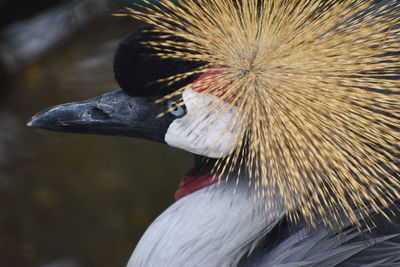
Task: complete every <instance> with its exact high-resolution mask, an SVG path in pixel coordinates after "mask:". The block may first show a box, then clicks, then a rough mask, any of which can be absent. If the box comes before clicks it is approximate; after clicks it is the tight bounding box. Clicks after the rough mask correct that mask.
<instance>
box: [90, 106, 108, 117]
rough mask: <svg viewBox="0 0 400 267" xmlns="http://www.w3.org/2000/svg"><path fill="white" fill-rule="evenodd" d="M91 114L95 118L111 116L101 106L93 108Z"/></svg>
mask: <svg viewBox="0 0 400 267" xmlns="http://www.w3.org/2000/svg"><path fill="white" fill-rule="evenodd" d="M90 115H91V117H92V119H94V120H106V119H109V118H110V116H109V115H108V114H107V113H106V112H105V111H104V110H101V109H99V108H92V109H91V114H90Z"/></svg>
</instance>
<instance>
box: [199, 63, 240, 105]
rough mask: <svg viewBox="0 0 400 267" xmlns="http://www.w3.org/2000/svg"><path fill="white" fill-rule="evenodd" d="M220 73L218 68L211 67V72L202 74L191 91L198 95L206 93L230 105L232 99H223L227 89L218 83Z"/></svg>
mask: <svg viewBox="0 0 400 267" xmlns="http://www.w3.org/2000/svg"><path fill="white" fill-rule="evenodd" d="M221 74H222V72H221V71H220V70H218V67H213V68H212V69H211V70H209V71H207V72H205V73H203V74H201V75H200V77H199V78H197V79H196V80H195V81H194V82H193V83H192V86H191V89H192V90H193V91H196V92H198V93H207V94H211V95H213V96H216V97H218V98H222V99H223V100H224V101H225V102H228V103H232V102H233V101H234V97H232V96H230V97H224V96H225V94H226V93H227V91H228V90H227V87H226V86H224V85H221V84H220V82H219V81H218V77H221Z"/></svg>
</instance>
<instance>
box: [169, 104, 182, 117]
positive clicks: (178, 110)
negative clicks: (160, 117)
mask: <svg viewBox="0 0 400 267" xmlns="http://www.w3.org/2000/svg"><path fill="white" fill-rule="evenodd" d="M168 111H169V112H170V113H171V114H172V115H174V116H175V117H178V118H181V117H183V116H185V115H186V107H185V105H184V104H183V103H182V102H177V101H173V100H170V101H168Z"/></svg>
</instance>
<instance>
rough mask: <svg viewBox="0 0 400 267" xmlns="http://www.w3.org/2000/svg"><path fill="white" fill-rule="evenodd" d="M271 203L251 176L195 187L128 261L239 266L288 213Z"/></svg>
mask: <svg viewBox="0 0 400 267" xmlns="http://www.w3.org/2000/svg"><path fill="white" fill-rule="evenodd" d="M266 203H271V202H270V201H268V199H265V198H259V197H255V196H254V192H253V190H252V189H251V188H249V186H248V184H247V182H243V183H239V184H238V185H236V182H235V181H231V182H228V183H225V182H222V183H221V184H215V185H211V186H208V187H206V188H204V189H202V190H199V191H197V192H194V193H192V194H190V195H188V196H186V197H184V198H182V199H181V200H179V201H177V202H176V203H175V204H173V205H172V206H171V207H169V208H168V209H167V210H166V211H165V212H164V213H163V214H161V215H160V216H159V217H158V218H157V219H156V220H155V221H154V222H153V223H152V224H151V226H150V227H149V228H148V229H147V231H146V233H145V234H144V236H143V237H142V239H141V240H140V242H139V244H138V245H137V247H136V249H135V251H134V252H133V255H132V257H131V259H130V261H129V263H128V267H133V266H135V267H136V266H146V267H152V266H154V267H159V266H166V267H175V266H209V267H213V266H218V267H220V266H236V265H237V264H238V262H239V261H240V259H241V258H243V257H245V256H246V255H247V254H249V253H250V252H251V251H252V249H254V247H255V246H256V245H257V242H258V241H259V240H260V239H261V238H263V237H264V236H265V235H266V234H267V233H268V232H270V231H271V230H272V228H273V227H274V226H275V225H276V224H277V223H278V222H279V220H280V219H281V218H282V217H283V216H284V211H283V209H282V208H279V207H278V208H272V207H268V205H266Z"/></svg>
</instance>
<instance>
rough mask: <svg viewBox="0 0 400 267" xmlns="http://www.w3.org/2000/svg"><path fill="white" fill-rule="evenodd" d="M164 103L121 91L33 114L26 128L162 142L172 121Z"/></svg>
mask: <svg viewBox="0 0 400 267" xmlns="http://www.w3.org/2000/svg"><path fill="white" fill-rule="evenodd" d="M163 111H165V106H164V104H163V103H159V104H156V103H155V99H149V98H141V97H131V96H129V95H127V94H126V93H125V92H123V91H122V90H119V91H116V92H112V93H108V94H105V95H102V96H99V97H96V98H93V99H90V100H86V101H82V102H74V103H69V104H64V105H60V106H56V107H53V108H49V109H46V110H44V111H42V112H40V113H38V114H36V115H35V116H34V117H33V118H32V120H31V121H30V122H29V123H28V126H31V127H38V128H43V129H47V130H51V131H58V132H71V133H84V134H100V135H114V136H127V137H138V138H144V139H149V140H153V141H158V142H164V136H165V133H166V131H167V130H168V127H169V124H170V123H171V121H172V118H170V117H169V116H168V115H167V116H163V117H161V118H157V115H159V114H160V113H162V112H163Z"/></svg>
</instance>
